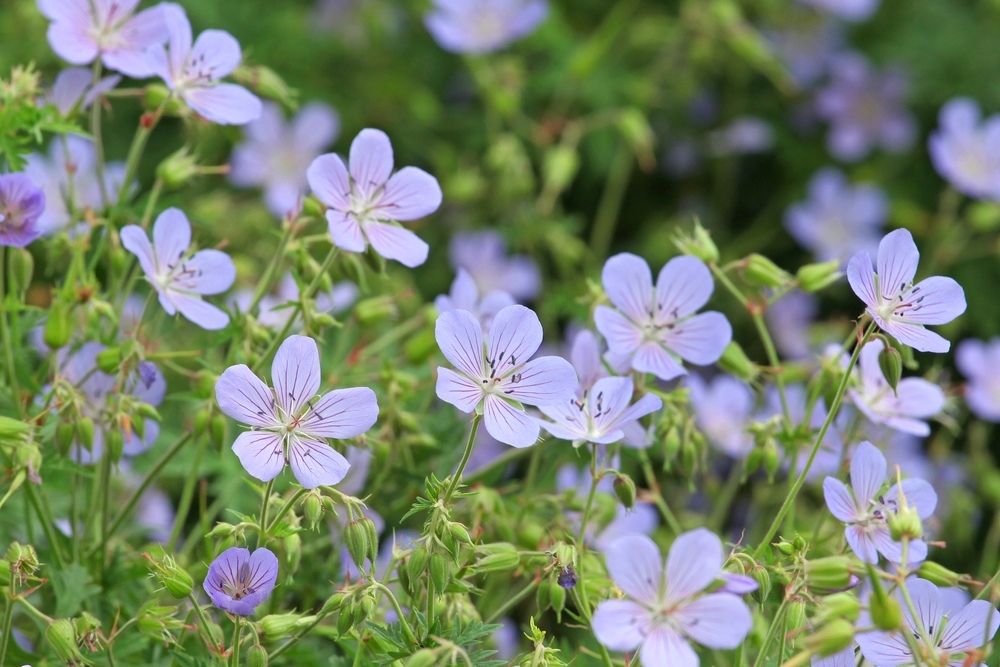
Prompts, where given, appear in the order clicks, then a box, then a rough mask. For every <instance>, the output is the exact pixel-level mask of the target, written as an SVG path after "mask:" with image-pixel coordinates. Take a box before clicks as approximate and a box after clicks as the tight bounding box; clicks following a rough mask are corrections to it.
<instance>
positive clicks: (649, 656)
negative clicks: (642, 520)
mask: <svg viewBox="0 0 1000 667" xmlns="http://www.w3.org/2000/svg"><path fill="white" fill-rule="evenodd" d="M605 559H606V563H607V567H608V574H609V575H610V576H611V580H612V581H614V582H615V585H616V586H618V588H620V589H621V590H622V592H623V593H625V595H626V599H624V600H614V599H613V600H604V601H603V602H601V603H600V604H599V605H597V609H596V610H595V611H594V617H593V620H592V621H591V627H592V628H593V630H594V634H595V635H596V636H597V641H599V642H601V644H603V645H604V646H606V647H607V648H609V649H611V650H612V651H635V650H636V649H638V651H639V661H640V662H641V663H642V665H643V667H663V666H664V665H669V666H670V667H698V665H699V660H698V654H697V653H695V651H694V648H693V647H692V646H691V643H692V642H693V643H695V644H700V645H702V646H705V647H707V648H710V649H731V648H736V647H737V646H739V645H740V644H741V643H742V642H743V640H744V639H745V638H746V636H747V633H749V632H750V627H751V626H752V625H753V619H752V617H751V615H750V609H749V608H748V607H747V605H746V603H745V602H744V601H743V600H742V599H740V598H739V597H738V596H736V595H734V594H733V593H728V592H715V593H705V592H704V591H705V589H706V588H708V587H709V586H711V585H712V584H713V583H714V582H715V581H716V580H717V579H723V578H724V573H723V571H722V562H723V551H722V542H721V541H719V538H718V537H716V536H715V535H714V534H713V533H712V532H710V531H708V530H706V529H704V528H698V529H696V530H692V531H688V532H686V533H683V534H682V535H680V536H679V537H678V538H677V539H676V540H675V541H674V543H673V544H672V545H671V547H670V552H669V553H668V554H667V562H666V565H664V563H663V559H662V557H661V555H660V549H659V548H658V547H657V546H656V543H654V542H653V540H651V539H649V538H648V537H646V536H645V535H627V536H625V537H622V538H620V539H618V540H617V541H615V542H612V543H611V544H610V545H609V546H608V548H607V550H606V551H605Z"/></svg>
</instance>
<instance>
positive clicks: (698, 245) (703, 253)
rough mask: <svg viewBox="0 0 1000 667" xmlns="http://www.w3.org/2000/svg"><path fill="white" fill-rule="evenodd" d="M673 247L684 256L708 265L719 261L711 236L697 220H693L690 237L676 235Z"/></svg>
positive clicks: (717, 250)
mask: <svg viewBox="0 0 1000 667" xmlns="http://www.w3.org/2000/svg"><path fill="white" fill-rule="evenodd" d="M674 245H676V246H677V248H678V249H679V250H680V251H681V252H682V253H684V254H685V255H691V256H693V257H697V258H698V259H700V260H701V261H703V262H706V263H708V264H711V263H713V262H717V261H719V248H718V247H717V246H716V245H715V242H714V241H713V240H712V236H711V234H709V233H708V231H707V230H706V229H705V228H704V227H702V226H701V222H700V221H698V220H695V223H694V230H693V231H692V232H691V236H685V235H684V234H683V233H678V235H677V237H676V238H674Z"/></svg>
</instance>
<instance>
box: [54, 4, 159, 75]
mask: <svg viewBox="0 0 1000 667" xmlns="http://www.w3.org/2000/svg"><path fill="white" fill-rule="evenodd" d="M138 6H139V0H38V9H39V10H40V11H41V12H42V14H43V15H44V16H45V17H46V18H47V19H49V20H50V21H52V24H51V25H50V26H49V32H48V37H49V45H50V46H51V47H52V50H53V51H55V52H56V54H57V55H58V56H59V57H60V58H62V59H64V60H66V61H67V62H69V63H72V64H73V65H88V64H90V63H92V62H94V60H95V59H97V58H100V59H101V61H102V62H103V63H104V66H105V67H107V68H108V69H112V70H115V71H116V72H121V73H122V74H125V75H128V76H131V77H133V78H136V79H141V78H144V77H147V76H150V75H151V74H153V70H152V69H151V66H150V64H149V61H148V60H147V59H146V49H148V48H150V47H152V46H157V45H162V44H163V43H164V42H166V41H167V26H166V18H165V14H166V12H167V10H168V7H169V8H173V9H179V8H178V7H177V5H174V4H173V3H162V4H160V5H157V6H155V7H150V8H149V9H145V10H143V11H141V12H138V13H136V11H135V10H136V7H138Z"/></svg>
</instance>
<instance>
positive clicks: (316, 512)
mask: <svg viewBox="0 0 1000 667" xmlns="http://www.w3.org/2000/svg"><path fill="white" fill-rule="evenodd" d="M304 505H305V515H306V521H307V522H308V523H309V529H310V530H316V526H318V525H319V522H320V520H322V518H323V501H322V500H320V497H319V495H317V494H316V493H310V494H309V495H308V496H306V500H305V503H304Z"/></svg>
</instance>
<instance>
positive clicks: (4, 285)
mask: <svg viewBox="0 0 1000 667" xmlns="http://www.w3.org/2000/svg"><path fill="white" fill-rule="evenodd" d="M10 252H11V249H10V248H4V249H3V254H2V258H3V262H2V264H0V337H2V338H3V358H4V365H6V366H7V379H8V380H9V381H10V389H11V393H12V394H13V395H12V398H13V399H14V405H16V406H17V409H18V412H19V413H20V414H21V417H22V418H23V417H24V411H25V407H24V401H22V400H21V386H20V384H19V383H18V381H17V366H15V365H14V341H13V340H12V338H11V334H10V331H11V325H10V315H9V310H8V306H9V305H10V301H9V300H8V298H7V289H8V287H9V285H8V281H7V279H6V278H7V267H8V265H9V264H10Z"/></svg>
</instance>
